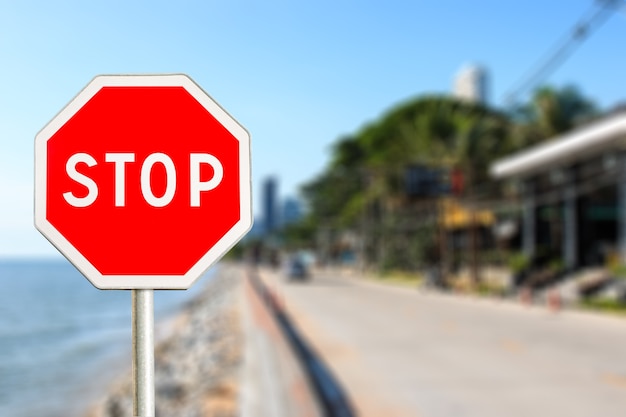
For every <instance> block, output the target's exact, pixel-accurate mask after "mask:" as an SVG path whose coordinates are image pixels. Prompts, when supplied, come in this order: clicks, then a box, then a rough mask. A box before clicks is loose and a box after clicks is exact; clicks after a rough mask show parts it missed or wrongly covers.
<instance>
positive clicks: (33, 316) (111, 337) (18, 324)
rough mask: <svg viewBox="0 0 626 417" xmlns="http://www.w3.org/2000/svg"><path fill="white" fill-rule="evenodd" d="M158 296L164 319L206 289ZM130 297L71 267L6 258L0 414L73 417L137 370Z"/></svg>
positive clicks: (1, 281)
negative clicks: (104, 287)
mask: <svg viewBox="0 0 626 417" xmlns="http://www.w3.org/2000/svg"><path fill="white" fill-rule="evenodd" d="M205 279H207V278H206V277H205V278H203V279H202V280H201V281H200V282H198V283H196V285H194V287H192V289H191V290H188V291H155V318H156V319H157V320H164V319H166V318H167V316H168V315H172V314H173V313H175V312H176V311H178V309H180V307H181V306H182V305H183V304H184V303H185V301H187V300H189V299H190V298H191V297H193V295H194V294H195V293H197V291H198V290H199V289H200V288H201V286H202V281H204V280H205ZM131 344H132V340H131V292H130V291H101V290H98V289H96V288H95V287H93V286H92V285H91V284H90V283H89V282H88V281H87V280H86V279H85V278H84V277H83V276H82V275H81V274H80V273H79V272H78V271H77V270H76V269H75V268H74V267H73V266H72V265H71V264H70V263H69V262H67V261H66V260H64V259H59V260H52V261H51V260H46V261H41V260H0V416H1V417H57V416H64V417H72V416H75V415H77V413H78V412H79V411H81V410H84V408H85V406H86V402H89V401H91V400H93V399H94V398H95V397H97V396H99V395H101V394H102V391H103V390H104V389H105V388H106V386H107V384H109V383H110V382H111V379H112V378H113V377H115V376H117V374H118V373H120V372H123V371H125V370H128V371H129V370H130V365H131V356H130V355H131Z"/></svg>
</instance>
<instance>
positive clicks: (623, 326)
mask: <svg viewBox="0 0 626 417" xmlns="http://www.w3.org/2000/svg"><path fill="white" fill-rule="evenodd" d="M262 276H263V277H264V279H265V280H266V282H267V283H268V285H270V286H271V287H273V288H274V290H275V291H276V292H277V294H278V296H279V297H280V298H282V299H283V302H284V303H285V305H286V308H287V310H288V311H289V312H290V314H291V315H292V316H293V318H294V320H295V321H296V323H297V324H298V326H299V327H300V329H301V330H302V331H303V333H305V335H306V337H307V338H308V339H309V341H311V342H312V343H313V345H314V347H315V349H316V350H317V351H318V352H320V353H321V355H322V356H323V358H324V360H325V361H326V362H327V363H328V364H329V366H330V367H331V369H332V370H333V372H334V373H335V374H336V376H337V377H338V379H339V380H340V381H341V382H342V383H343V384H344V386H345V387H346V389H347V391H348V392H349V394H350V396H351V398H352V401H353V402H354V403H355V406H356V408H357V409H358V412H359V415H360V416H364V417H370V416H376V417H379V416H385V417H404V416H423V417H517V416H533V417H536V416H546V417H560V416H564V417H565V416H566V417H598V416H622V415H626V320H623V319H617V318H605V317H598V316H592V315H585V314H581V313H570V312H568V313H558V314H555V313H551V312H549V311H547V310H545V309H543V308H539V307H532V308H529V307H524V306H519V305H517V304H513V303H508V302H507V303H503V302H497V301H491V300H485V299H471V298H465V297H454V296H449V295H441V294H435V293H424V292H420V291H418V290H416V289H409V288H396V287H389V286H384V285H380V284H374V283H371V282H366V281H363V280H360V279H358V278H354V277H347V276H340V275H338V274H334V273H331V272H320V273H318V274H317V275H316V276H315V277H314V278H313V280H312V281H311V282H309V283H304V284H298V283H286V282H285V279H284V277H282V276H281V275H278V274H276V273H272V272H269V271H264V272H263V274H262Z"/></svg>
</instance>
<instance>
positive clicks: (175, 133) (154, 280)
mask: <svg viewBox="0 0 626 417" xmlns="http://www.w3.org/2000/svg"><path fill="white" fill-rule="evenodd" d="M251 200H252V199H251V186H250V138H249V135H248V133H247V132H246V130H245V129H244V128H243V127H242V126H241V125H239V124H238V123H237V122H236V121H235V120H234V119H233V118H232V117H231V116H230V115H229V114H228V113H226V111H224V110H223V109H222V108H221V107H220V106H219V105H218V104H217V103H216V102H215V101H213V99H211V97H209V96H208V95H207V94H206V93H205V92H204V91H203V90H202V89H201V88H200V87H198V85H197V84H195V83H194V82H193V81H192V80H191V79H190V78H189V77H187V76H185V75H145V76H144V75H141V76H139V75H136V76H115V75H113V76H99V77H96V78H95V79H94V80H93V81H91V82H90V83H89V84H88V85H87V86H86V87H85V88H84V89H83V90H82V91H81V92H80V93H79V94H78V96H76V97H75V98H74V99H73V100H72V101H71V102H70V103H69V104H68V105H67V106H66V107H65V108H64V109H63V110H62V111H61V112H60V113H59V114H58V115H57V116H56V117H55V118H54V119H52V121H50V122H49V123H48V124H47V125H46V126H45V127H44V128H43V130H41V132H39V133H38V134H37V136H36V138H35V225H36V227H37V229H39V231H40V232H41V233H42V234H43V235H44V236H45V237H46V238H47V239H48V240H49V241H50V242H51V243H52V244H53V245H54V246H56V247H57V249H58V250H59V251H60V252H61V253H63V255H65V257H67V258H68V259H69V260H70V261H71V262H72V263H73V264H74V265H75V266H76V267H77V268H78V269H79V270H80V271H81V272H82V273H83V274H84V275H85V276H86V277H87V279H89V281H91V283H92V284H93V285H95V286H96V287H98V288H101V289H185V288H188V287H189V286H191V284H192V283H193V282H194V281H195V280H196V279H197V278H198V277H199V276H200V275H201V274H202V273H203V272H204V271H205V270H206V269H207V268H209V267H210V266H211V265H212V264H214V263H215V262H216V261H217V260H218V259H219V258H220V257H221V256H222V255H223V254H224V253H226V252H227V251H228V250H229V249H230V248H231V247H232V246H233V245H234V244H235V243H237V241H238V240H239V239H241V238H242V237H243V236H244V235H245V234H246V233H247V231H248V230H249V229H250V227H251V226H252V202H251Z"/></svg>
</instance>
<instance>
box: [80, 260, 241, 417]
mask: <svg viewBox="0 0 626 417" xmlns="http://www.w3.org/2000/svg"><path fill="white" fill-rule="evenodd" d="M240 283H241V277H240V276H239V274H238V273H237V271H236V270H235V269H234V268H232V267H229V266H224V265H222V266H220V269H219V271H218V272H217V274H215V276H214V277H213V278H212V279H211V281H210V282H209V283H207V285H206V288H204V289H203V291H202V293H201V294H199V295H198V296H197V297H195V298H194V299H193V300H191V301H190V302H189V303H188V304H187V305H186V306H185V307H184V309H183V311H182V312H181V313H180V318H179V320H178V322H179V323H178V324H177V325H176V327H175V328H174V329H173V331H172V332H171V334H170V335H169V336H168V337H167V339H165V340H163V341H161V342H160V343H159V344H158V345H157V346H156V347H155V380H156V383H155V384H156V386H155V395H156V417H173V416H176V417H234V416H236V415H237V414H238V413H237V397H238V383H237V375H238V373H239V367H240V366H241V362H242V349H241V348H242V346H241V345H242V340H243V336H242V333H241V332H242V329H241V323H240V316H239V306H238V300H237V295H238V291H237V290H238V288H239V286H240ZM132 415H133V397H132V381H131V379H130V372H129V373H128V375H127V376H126V377H125V378H123V379H121V380H119V381H117V382H116V383H114V385H113V387H112V388H111V389H110V390H109V391H108V393H107V395H106V397H105V398H104V399H103V400H102V401H101V402H100V403H99V404H97V405H96V406H95V407H94V408H93V409H92V410H90V412H89V413H88V414H87V416H88V417H128V416H132Z"/></svg>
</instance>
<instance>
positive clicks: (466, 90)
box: [453, 65, 489, 104]
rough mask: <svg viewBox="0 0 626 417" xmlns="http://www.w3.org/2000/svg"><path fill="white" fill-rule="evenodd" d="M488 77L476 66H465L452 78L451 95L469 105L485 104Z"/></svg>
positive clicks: (481, 68)
mask: <svg viewBox="0 0 626 417" xmlns="http://www.w3.org/2000/svg"><path fill="white" fill-rule="evenodd" d="M488 83H489V77H488V74H487V70H485V69H484V68H483V67H481V66H478V65H465V66H464V67H463V68H461V70H460V71H459V72H458V73H457V75H456V77H455V78H454V88H453V95H454V97H457V98H459V99H461V100H464V101H468V102H471V103H480V104H487V99H488V97H487V94H488V91H487V90H488Z"/></svg>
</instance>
